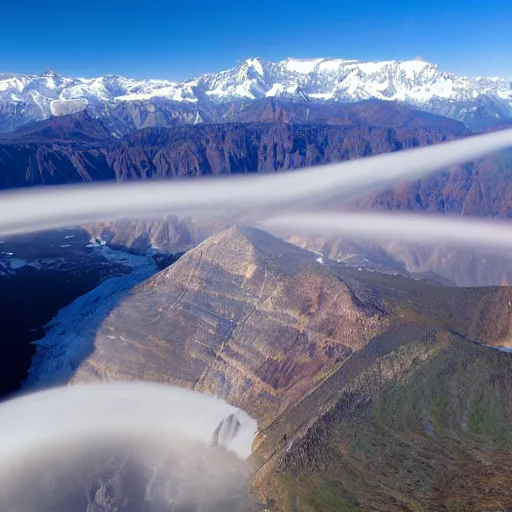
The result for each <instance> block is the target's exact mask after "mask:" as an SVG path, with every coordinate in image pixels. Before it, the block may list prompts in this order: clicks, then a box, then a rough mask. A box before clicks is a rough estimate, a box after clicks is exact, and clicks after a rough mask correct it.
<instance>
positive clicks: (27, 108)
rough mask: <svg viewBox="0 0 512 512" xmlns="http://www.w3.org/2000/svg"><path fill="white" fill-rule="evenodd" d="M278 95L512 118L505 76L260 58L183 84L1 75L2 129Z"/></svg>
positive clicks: (477, 125) (191, 118)
mask: <svg viewBox="0 0 512 512" xmlns="http://www.w3.org/2000/svg"><path fill="white" fill-rule="evenodd" d="M170 72H172V70H170ZM276 97H279V98H293V99H296V100H299V101H303V102H308V103H315V102H349V103H350V102H357V101H361V100H368V99H379V100H386V101H398V102H403V103H405V104H407V105H410V106H413V107H415V108H418V109H421V110H425V111H428V112H433V113H436V114H440V115H443V116H447V117H452V118H454V119H458V120H461V121H463V122H465V123H466V124H468V126H470V127H471V128H472V129H476V130H481V129H484V128H486V127H488V126H495V125H499V124H500V123H502V122H504V121H509V120H511V119H512V90H511V84H510V82H509V81H507V80H505V79H503V78H470V77H460V76H456V75H453V74H451V73H448V72H444V71H440V70H439V69H438V67H437V66H436V65H434V64H430V63H428V62H424V61H422V60H412V61H404V62H400V61H384V62H359V61H356V60H346V59H326V58H318V59H291V58H290V59H286V60H283V61H281V62H269V61H265V60H263V59H260V58H255V59H248V60H246V61H244V62H241V63H239V64H238V65H237V66H236V67H234V68H233V69H230V70H227V71H221V72H218V73H209V74H205V75H202V76H200V77H197V78H193V79H188V80H185V81H182V82H172V81H167V80H132V79H128V78H124V77H120V76H115V75H105V76H102V77H98V78H70V77H64V76H61V75H59V74H57V73H54V72H52V71H48V70H47V71H45V72H44V73H42V74H40V75H20V74H12V73H2V74H0V131H4V132H5V131H11V130H13V129H16V128H17V127H19V126H22V125H23V124H26V123H29V122H32V121H38V120H42V119H46V118H48V117H51V116H60V115H64V114H70V113H74V112H78V111H81V110H84V109H89V110H90V111H91V112H96V113H98V114H99V113H103V112H104V111H105V110H108V111H111V110H114V111H115V110H118V109H119V107H121V110H122V109H125V108H129V109H131V108H136V109H137V110H142V111H149V112H159V111H161V110H162V111H166V110H167V109H168V107H169V105H172V106H173V108H174V109H175V110H176V112H175V115H176V118H177V119H179V120H180V121H181V122H187V123H197V122H201V121H203V115H202V110H203V109H204V108H207V107H208V106H211V105H216V104H225V103H231V102H247V101H249V102H250V101H253V100H256V99H261V98H276Z"/></svg>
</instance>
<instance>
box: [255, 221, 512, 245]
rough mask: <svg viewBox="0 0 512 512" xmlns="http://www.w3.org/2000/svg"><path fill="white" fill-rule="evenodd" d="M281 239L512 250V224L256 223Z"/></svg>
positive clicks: (439, 222) (405, 222)
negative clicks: (343, 238) (339, 239)
mask: <svg viewBox="0 0 512 512" xmlns="http://www.w3.org/2000/svg"><path fill="white" fill-rule="evenodd" d="M259 226H261V228H262V229H267V230H271V231H272V232H275V233H279V234H281V235H282V236H290V235H292V234H296V233H301V234H310V235H327V236H329V235H333V236H339V235H343V236H346V237H348V238H351V239H372V240H402V241H407V242H421V243H432V244H436V243H446V244H456V245H468V246H471V247H474V246H490V247H495V248H497V247H501V248H508V249H510V248H512V224H511V223H510V222H507V221H496V220H483V219H475V218H468V217H451V216H440V215H421V214H403V213H383V212H368V213H366V212H365V213H319V212H312V213H311V212H310V213H294V214H293V215H282V216H279V217H274V218H272V219H268V220H265V221H262V222H260V223H259Z"/></svg>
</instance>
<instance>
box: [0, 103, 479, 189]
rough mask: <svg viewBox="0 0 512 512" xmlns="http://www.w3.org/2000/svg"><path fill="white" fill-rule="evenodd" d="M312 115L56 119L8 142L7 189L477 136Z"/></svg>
mask: <svg viewBox="0 0 512 512" xmlns="http://www.w3.org/2000/svg"><path fill="white" fill-rule="evenodd" d="M256 107H259V108H256ZM313 110H315V109H313ZM308 112H309V109H308V110H304V108H302V107H300V108H299V107H297V106H296V105H295V104H276V103H275V102H269V101H267V102H264V103H261V104H258V105H256V106H255V107H254V108H253V109H252V110H251V111H249V112H246V113H241V114H240V115H236V116H234V117H233V119H232V120H233V121H237V122H236V123H223V124H204V125H196V126H182V125H176V126H172V127H168V128H147V129H144V130H140V131H137V132H135V133H132V134H128V135H126V136H125V137H122V138H121V139H120V140H116V139H115V137H113V136H111V135H110V134H109V133H108V128H107V127H106V123H105V122H103V121H100V120H97V119H93V118H91V117H90V116H88V115H87V114H83V113H82V114H79V115H78V116H68V117H63V118H57V119H56V120H49V121H45V122H43V123H41V124H38V125H35V126H33V127H32V128H30V129H29V128H26V129H24V130H23V131H21V132H19V133H14V134H10V135H9V136H5V137H4V138H3V139H2V140H0V157H1V158H0V187H1V188H12V187H21V186H30V185H39V184H58V183H75V182H81V181H98V180H103V179H116V180H125V179H136V178H139V179H140V178H142V179H147V178H176V177H181V176H197V175H208V174H214V175H215V174H224V173H245V172H275V171H280V170H288V169H295V168H299V167H305V166H309V165H315V164H322V163H328V162H335V161H342V160H348V159H353V158H359V157H363V156H370V155H373V154H379V153H385V152H389V151H396V150H399V149H405V148H409V147H415V146H424V145H428V144H435V143H438V142H441V141H443V140H449V139H454V138H456V137H460V136H464V135H467V134H468V133H469V132H468V130H467V129H466V128H465V127H464V126H463V125H462V124H460V123H457V122H455V121H450V120H446V119H443V118H438V117H436V116H429V115H426V114H422V113H418V112H415V111H412V110H411V109H407V108H402V107H399V106H398V105H393V104H384V103H378V102H374V103H363V104H358V105H353V106H345V107H343V108H342V107H337V108H336V109H334V110H333V109H331V108H330V107H325V108H319V107H317V109H316V114H315V113H313V114H311V119H312V120H311V121H307V117H308V115H309V114H308ZM290 118H291V119H292V120H293V122H290V121H289V119H290ZM304 120H305V121H304ZM313 120H315V121H313ZM240 121H243V123H240ZM300 121H304V122H306V121H307V122H308V123H309V124H302V123H301V122H300Z"/></svg>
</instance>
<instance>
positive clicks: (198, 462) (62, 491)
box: [0, 382, 257, 512]
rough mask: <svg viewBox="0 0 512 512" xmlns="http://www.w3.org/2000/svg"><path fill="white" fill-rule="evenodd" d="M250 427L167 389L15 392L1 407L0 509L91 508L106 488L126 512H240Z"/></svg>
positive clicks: (120, 386) (192, 395) (221, 406)
mask: <svg viewBox="0 0 512 512" xmlns="http://www.w3.org/2000/svg"><path fill="white" fill-rule="evenodd" d="M233 422H236V424H237V428H236V429H229V428H228V429H225V432H224V435H218V432H219V430H221V431H222V429H223V425H224V424H225V423H227V424H232V423H233ZM256 429H257V423H256V421H255V420H253V419H252V418H250V417H249V416H248V415H247V414H246V413H244V412H243V411H241V410H239V409H237V408H235V407H232V406H230V405H228V404H227V403H225V402H224V401H222V400H219V399H216V398H213V397H209V396H207V395H204V394H201V393H196V392H193V391H189V390H184V389H181V388H177V387H173V386H168V385H163V384H155V383H148V382H137V383H135V382H131V383H102V384H81V385H74V386H69V387H61V388H54V389H51V390H47V391H40V392H37V393H32V394H29V395H24V396H20V397H18V398H15V399H13V400H9V401H7V402H5V403H3V404H1V405H0V477H1V478H2V489H1V490H0V509H1V510H16V511H20V512H22V511H33V510H38V511H41V512H42V511H48V512H49V511H54V512H68V511H69V510H88V511H90V512H92V511H94V510H96V508H94V506H93V505H95V504H98V506H99V505H101V503H100V502H101V501H102V500H103V501H104V500H105V499H107V498H106V497H104V496H102V495H101V492H107V491H108V493H110V494H111V496H110V498H108V499H109V500H110V501H112V500H114V501H115V502H119V503H121V502H126V500H128V501H130V503H131V504H132V505H133V506H130V507H125V508H123V510H126V511H130V510H133V511H134V512H135V511H137V512H143V511H146V510H147V511H152V512H153V511H155V512H156V511H159V510H162V511H163V510H169V505H170V504H172V505H173V507H174V509H173V510H176V511H178V510H184V511H185V510H190V511H192V510H195V511H205V512H206V511H208V512H210V511H212V512H213V511H219V512H220V511H221V510H222V511H224V510H225V511H228V510H238V508H237V507H238V506H239V505H241V504H242V503H247V498H245V495H246V491H247V485H248V477H249V475H250V467H249V465H248V462H247V460H246V459H247V458H248V457H249V455H250V453H251V444H252V440H253V437H254V435H255V433H256ZM112 481H114V483H112ZM105 486H106V487H105ZM109 486H110V487H109ZM112 486H113V487H112ZM102 489H103V490H102ZM86 491H87V492H86ZM91 492H92V495H91ZM98 493H100V495H98ZM84 500H86V501H88V502H90V503H89V504H88V505H87V507H88V508H83V507H82V505H83V504H84V503H85V502H84ZM107 501H108V500H107ZM91 504H92V505H91ZM70 506H73V507H77V508H72V509H70V508H69V507H70ZM81 507H82V508H81ZM141 507H142V508H141ZM166 507H167V508H166ZM180 507H182V508H180ZM97 510H101V509H100V508H98V509H97Z"/></svg>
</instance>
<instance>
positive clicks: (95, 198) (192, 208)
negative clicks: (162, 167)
mask: <svg viewBox="0 0 512 512" xmlns="http://www.w3.org/2000/svg"><path fill="white" fill-rule="evenodd" d="M508 146H512V130H504V131H501V132H495V133H490V134H485V135H479V136H474V137H469V138H466V139H463V140H458V141H455V142H449V143H443V144H439V145H436V146H429V147H425V148H417V149H412V150H407V151H400V152H396V153H388V154H384V155H379V156H375V157H371V158H364V159H360V160H353V161H349V162H342V163H337V164H329V165H324V166H319V167H313V168H309V169H303V170H298V171H294V172H284V173H275V174H267V175H244V176H240V177H233V176H230V177H229V179H225V178H224V179H222V178H221V179H219V178H215V179H205V178H201V179H187V180H175V181H146V182H140V181H139V182H131V183H123V184H100V185H97V184H92V185H91V184H89V185H79V186H59V187H46V188H44V189H41V188H37V189H28V190H27V189H25V190H22V191H14V192H5V193H3V194H1V196H0V209H1V211H2V216H1V217H0V234H13V233H21V232H27V231H35V230H40V229H46V228H54V227H64V226H69V225H76V224H85V223H88V222H94V221H106V220H115V219H120V218H127V217H128V218H148V217H154V216H156V215H161V214H166V213H175V214H191V213H192V214H208V215H217V214H219V213H227V212H229V211H230V210H231V211H233V210H235V211H237V212H238V213H248V214H251V215H252V216H253V217H254V218H257V217H258V216H260V217H261V216H268V214H269V213H271V211H272V210H276V211H279V210H280V211H283V210H284V211H285V210H286V208H290V207H293V206H294V205H297V203H298V202H301V201H316V202H317V203H318V202H319V201H322V200H323V199H325V200H328V199H330V198H332V196H333V195H336V196H338V197H339V195H340V194H341V195H342V196H343V197H345V198H346V199H353V198H354V197H356V196H358V195H361V194H362V193H364V192H365V191H366V190H368V189H370V188H378V187H384V186H386V185H388V184H390V183H392V182H394V181H396V180H399V179H411V178H416V177H418V176H424V175H426V174H428V173H430V172H434V171H438V170H440V169H442V168H445V167H448V166H450V165H453V164H456V163H461V162H464V161H468V160H472V159H475V158H478V157H481V156H483V155H485V154H486V153H489V152H491V151H496V150H499V149H503V148H506V147H508Z"/></svg>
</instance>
